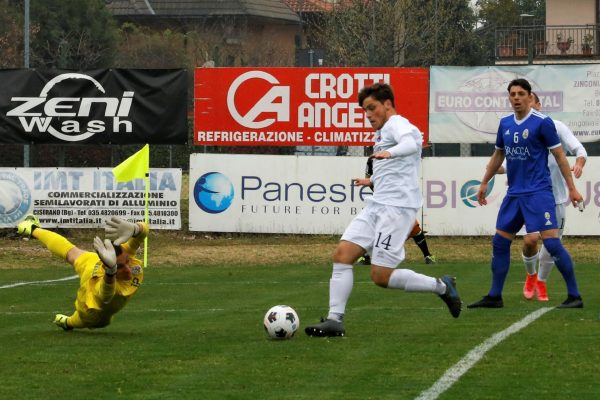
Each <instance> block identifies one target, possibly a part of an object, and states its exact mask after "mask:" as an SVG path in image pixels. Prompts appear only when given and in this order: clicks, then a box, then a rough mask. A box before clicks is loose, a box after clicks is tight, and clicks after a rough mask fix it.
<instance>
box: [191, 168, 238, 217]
mask: <svg viewBox="0 0 600 400" xmlns="http://www.w3.org/2000/svg"><path fill="white" fill-rule="evenodd" d="M233 195H234V191H233V184H232V183H231V181H230V180H229V179H228V178H227V177H226V176H225V175H223V174H221V173H220V172H209V173H206V174H204V175H202V176H201V177H200V178H198V180H197V181H196V184H195V185H194V200H195V201H196V204H197V205H198V207H200V208H201V209H202V210H204V211H206V212H207V213H210V214H218V213H222V212H223V211H225V210H227V209H228V208H229V206H230V205H231V202H232V201H233Z"/></svg>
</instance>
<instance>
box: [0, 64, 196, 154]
mask: <svg viewBox="0 0 600 400" xmlns="http://www.w3.org/2000/svg"><path fill="white" fill-rule="evenodd" d="M187 81H188V80H187V73H186V71H185V70H182V69H174V70H168V69H165V70H150V69H149V70H140V69H98V70H92V71H67V70H58V69H51V70H40V69H14V70H0V143H56V144H65V143H69V144H141V143H149V144H184V143H186V142H187Z"/></svg>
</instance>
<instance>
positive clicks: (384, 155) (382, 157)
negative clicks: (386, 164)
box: [369, 150, 392, 160]
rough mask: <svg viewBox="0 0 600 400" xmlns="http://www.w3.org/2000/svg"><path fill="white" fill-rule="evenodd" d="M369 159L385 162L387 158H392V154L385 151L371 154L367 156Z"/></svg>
mask: <svg viewBox="0 0 600 400" xmlns="http://www.w3.org/2000/svg"><path fill="white" fill-rule="evenodd" d="M369 158H374V159H376V160H385V159H388V158H392V153H390V152H389V151H387V150H384V151H378V152H377V153H373V154H371V155H370V156H369Z"/></svg>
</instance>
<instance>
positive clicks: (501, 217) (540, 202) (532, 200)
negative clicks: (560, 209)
mask: <svg viewBox="0 0 600 400" xmlns="http://www.w3.org/2000/svg"><path fill="white" fill-rule="evenodd" d="M523 224H525V230H526V231H527V232H542V231H547V230H549V229H558V225H557V223H556V207H555V205H554V195H553V194H552V192H540V193H534V194H530V195H523V196H506V197H504V200H502V204H501V205H500V211H498V219H497V220H496V229H499V230H501V231H504V232H508V233H517V232H518V231H519V229H521V227H522V226H523Z"/></svg>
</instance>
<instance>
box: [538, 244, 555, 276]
mask: <svg viewBox="0 0 600 400" xmlns="http://www.w3.org/2000/svg"><path fill="white" fill-rule="evenodd" d="M553 266H554V260H553V259H552V256H551V255H550V253H548V250H546V248H545V247H544V246H542V249H541V250H540V270H539V272H538V281H542V282H546V280H547V279H548V277H549V276H550V271H552V267H553Z"/></svg>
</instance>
